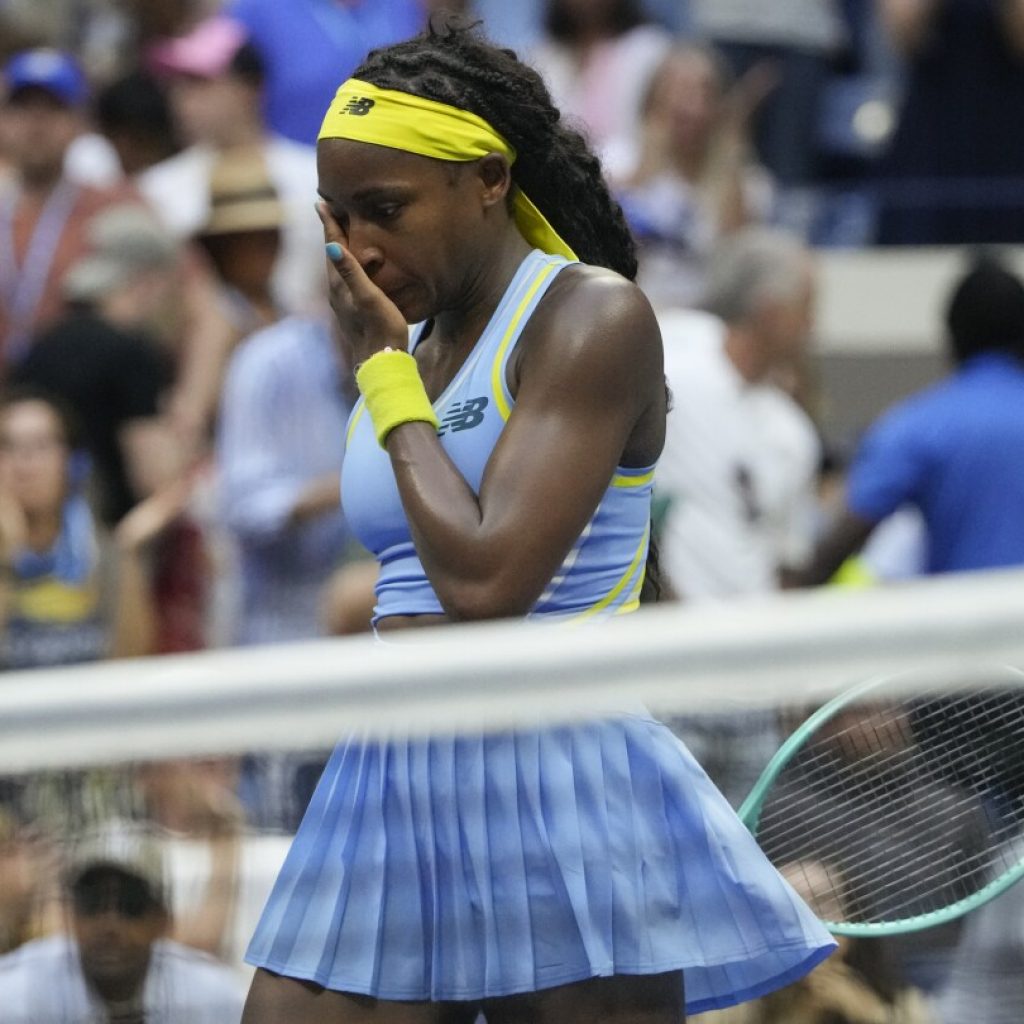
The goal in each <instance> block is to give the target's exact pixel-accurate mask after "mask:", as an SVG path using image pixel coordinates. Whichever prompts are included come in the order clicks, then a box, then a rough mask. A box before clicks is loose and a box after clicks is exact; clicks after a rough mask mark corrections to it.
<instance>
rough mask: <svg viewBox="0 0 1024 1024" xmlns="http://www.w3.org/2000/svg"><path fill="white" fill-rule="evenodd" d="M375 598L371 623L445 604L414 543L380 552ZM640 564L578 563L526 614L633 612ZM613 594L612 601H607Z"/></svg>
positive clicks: (430, 611) (432, 611) (435, 611)
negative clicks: (435, 588) (432, 583)
mask: <svg viewBox="0 0 1024 1024" xmlns="http://www.w3.org/2000/svg"><path fill="white" fill-rule="evenodd" d="M379 560H380V565H381V570H380V576H379V577H378V580H377V602H376V607H375V608H374V616H373V621H374V624H375V625H376V624H378V623H380V622H381V620H383V619H386V618H389V617H391V616H407V615H443V614H444V608H443V607H442V605H441V602H440V600H439V599H438V597H437V594H436V593H435V592H434V589H433V587H432V586H431V585H430V581H429V579H427V574H426V572H425V571H424V569H423V564H422V563H421V562H420V560H419V558H418V557H417V555H416V550H415V548H414V547H413V545H412V543H411V542H410V543H408V544H402V545H396V546H395V547H393V548H391V549H389V550H388V551H386V552H382V553H381V554H380V556H379ZM642 572H643V564H642V562H641V563H640V564H638V565H623V564H620V563H619V561H618V560H609V561H607V562H606V563H605V564H603V565H600V566H597V565H591V566H584V565H576V566H574V567H573V569H572V570H570V571H568V572H564V571H563V574H562V575H560V576H559V577H558V578H557V579H556V580H553V581H552V584H551V585H550V586H549V587H548V588H546V590H545V593H544V595H543V596H542V597H541V598H540V599H539V600H538V602H537V604H536V605H535V606H534V609H533V611H531V613H530V617H531V618H552V619H562V618H572V617H573V616H576V615H587V617H588V618H589V617H590V615H591V614H592V613H593V612H594V611H595V609H598V607H599V606H600V607H599V610H601V611H604V610H607V612H608V613H609V614H621V613H622V612H624V611H631V610H633V605H634V604H635V600H634V601H632V602H631V601H629V598H630V597H631V596H633V591H634V590H635V588H636V584H637V582H638V581H639V580H640V578H641V577H642ZM608 595H612V596H613V597H614V600H611V601H610V600H608V599H607V598H608Z"/></svg>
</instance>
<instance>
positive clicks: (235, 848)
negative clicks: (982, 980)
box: [0, 572, 1024, 1020]
mask: <svg viewBox="0 0 1024 1024" xmlns="http://www.w3.org/2000/svg"><path fill="white" fill-rule="evenodd" d="M1021 621H1024V574H1021V573H1016V572H1008V573H994V574H979V575H977V576H970V577H967V576H965V577H961V578H957V579H952V578H951V579H944V580H941V581H923V582H916V583H912V584H906V585H901V586H894V587H889V588H885V589H880V590H878V591H862V592H849V593H832V592H824V591H821V592H815V593H798V594H786V595H777V596H774V597H771V598H764V599H758V600H756V601H749V602H741V603H736V604H732V605H729V606H727V607H715V608H705V607H694V608H684V607H680V606H671V607H658V608H653V609H648V610H644V611H642V612H641V613H639V614H637V615H634V616H628V617H624V618H623V619H622V620H617V621H613V622H606V623H602V624H599V625H598V626H596V627H581V628H578V629H571V628H562V627H560V626H557V625H555V626H552V625H550V624H534V623H499V624H487V625H477V626H466V627H451V628H446V629H438V630H423V631H412V632H410V633H408V634H406V635H404V636H402V637H399V636H397V635H396V636H395V637H394V638H390V637H389V638H388V639H389V641H391V642H388V643H380V642H376V641H374V640H373V639H372V638H346V639H339V640H332V641H317V642H309V643H304V644H295V645H282V646H273V647H266V648H259V649H247V650H235V651H221V652H212V653H206V654H200V655H191V656H175V657H167V658H162V659H151V660H143V661H134V662H133V661H124V662H116V663H103V664H99V665H92V666H82V667H76V668H70V669H63V670H42V671H35V672H30V673H8V674H6V675H5V676H4V677H2V678H0V878H2V879H3V885H2V886H0V950H4V951H9V950H13V949H17V948H19V947H22V946H24V944H26V943H28V942H31V941H33V940H36V939H40V938H41V937H44V936H50V935H53V934H55V933H59V932H62V931H65V932H66V931H67V929H68V926H69V921H70V920H71V918H72V917H73V916H74V913H75V909H76V905H75V902H74V899H73V898H72V897H73V893H71V894H70V895H69V893H70V890H69V885H68V883H69V880H70V879H73V878H74V877H75V871H76V870H78V869H79V868H80V867H81V865H82V864H83V863H84V860H83V858H84V856H85V854H83V853H82V851H83V849H85V850H91V851H93V852H92V853H90V854H89V856H91V857H93V859H94V860H95V858H96V856H97V855H96V853H95V850H96V849H101V850H103V849H106V850H112V851H115V852H113V853H110V854H109V857H108V859H109V860H111V861H114V862H118V861H119V859H124V858H126V857H127V858H128V859H129V860H130V861H131V863H132V864H136V865H137V864H139V863H141V861H142V860H143V859H146V858H148V860H147V861H146V862H147V863H148V864H149V865H150V866H149V867H147V868H146V872H147V878H148V879H149V880H150V882H151V887H152V888H154V889H155V891H157V892H158V893H159V895H160V898H161V899H162V900H163V901H164V902H165V903H166V904H167V907H168V909H169V910H170V913H171V920H172V925H171V928H172V931H171V935H172V937H173V938H174V940H175V941H180V942H181V943H183V944H185V945H187V946H189V947H190V948H195V949H199V950H202V951H205V952H206V953H208V954H211V955H213V956H214V957H216V958H217V959H219V960H220V961H222V962H223V964H224V965H226V969H228V970H229V971H231V972H233V976H234V977H235V978H236V979H237V981H238V985H239V988H240V990H241V991H244V988H245V986H246V984H247V981H248V977H249V975H250V969H249V968H247V967H246V966H245V965H244V963H243V959H242V956H243V953H244V950H245V946H246V944H247V941H248V938H249V936H250V935H251V933H252V931H253V929H254V928H255V925H256V921H257V920H258V917H259V914H260V911H261V909H262V907H263V904H264V902H265V900H266V897H267V894H268V893H269V891H270V888H271V885H272V883H273V880H274V878H275V876H276V874H277V872H278V870H279V868H280V865H281V863H282V861H283V859H284V856H285V853H286V851H287V849H288V846H289V843H290V839H291V835H292V834H293V832H294V830H295V828H296V827H297V824H298V821H299V819H300V817H301V815H302V813H303V811H304V809H305V807H306V804H307V802H308V799H309V796H310V794H311V792H312V790H313V788H314V786H315V783H316V780H317V778H318V776H319V772H320V770H321V768H322V766H323V764H324V761H325V759H326V757H327V756H328V754H329V751H330V749H331V747H332V745H333V744H334V743H335V742H336V741H337V740H338V739H339V738H342V737H345V736H348V735H351V734H358V735H360V736H376V737H399V736H405V735H409V736H424V735H428V736H429V735H436V734H441V733H452V732H462V731H465V732H476V731H479V730H506V729H509V728H515V727H520V726H529V725H536V724H538V723H548V722H551V723H555V722H565V721H572V720H576V719H580V718H584V717H587V716H595V715H596V716H600V715H604V714H607V713H609V712H613V711H617V710H623V709H627V710H628V709H631V708H633V707H635V705H636V703H637V702H641V703H644V704H646V705H647V706H649V707H650V708H651V709H652V710H653V711H654V713H655V714H656V715H657V717H659V718H661V719H662V720H663V721H666V722H667V723H669V724H670V726H671V727H672V728H673V730H674V731H676V732H677V734H678V735H679V736H680V737H681V738H682V739H683V740H684V741H685V742H686V743H687V744H688V746H690V747H691V749H692V750H693V752H694V754H695V756H697V758H698V760H700V761H701V763H702V764H703V765H704V766H705V768H706V769H707V770H708V772H709V773H710V774H711V775H712V777H713V779H714V780H715V781H716V783H718V784H719V786H720V788H722V790H723V791H724V792H725V793H726V794H727V796H728V797H729V798H730V800H731V801H732V802H733V804H734V805H736V806H738V805H739V803H740V802H741V801H742V799H743V798H744V797H745V796H746V795H747V793H748V792H749V791H750V788H751V787H752V785H753V783H754V781H755V780H756V779H757V777H758V775H759V774H760V773H761V771H762V769H763V768H764V767H765V765H766V764H767V762H768V761H769V759H770V757H771V755H772V754H773V753H774V752H775V751H776V750H777V749H778V747H779V746H780V745H781V744H782V742H783V741H784V740H785V738H786V736H788V735H790V734H791V733H792V732H793V730H794V728H796V726H797V725H798V723H800V722H802V721H804V720H805V719H806V717H807V715H808V714H810V713H812V712H813V710H814V709H815V708H818V707H820V706H822V705H823V704H824V703H825V702H827V701H828V700H829V699H831V698H833V697H835V696H836V695H838V694H840V693H844V692H846V691H847V690H848V689H849V688H850V687H851V686H854V685H857V684H859V683H862V682H863V681H864V680H866V679H869V678H877V677H879V676H883V675H884V676H885V677H887V678H888V679H889V684H888V685H887V687H886V689H885V699H884V700H879V699H878V693H877V692H875V697H874V698H873V699H872V698H871V695H870V694H866V695H865V696H864V697H863V698H861V699H860V700H859V701H855V702H854V703H852V704H850V705H849V707H848V708H847V710H846V711H845V712H844V714H843V715H840V716H837V717H835V718H833V719H831V720H830V721H831V724H830V727H829V730H828V731H827V732H822V733H821V734H820V735H819V736H818V740H817V742H815V743H809V744H807V745H806V746H805V747H804V748H802V753H801V755H800V756H799V757H797V758H796V759H795V760H794V761H793V762H792V763H791V764H790V766H789V767H788V768H787V769H786V770H785V772H783V774H782V775H780V776H779V778H778V779H777V780H776V783H775V784H774V786H773V787H772V789H771V791H770V793H769V796H768V798H767V800H766V803H765V805H764V808H763V812H762V816H761V823H760V831H759V833H758V835H759V841H760V842H761V844H762V846H763V848H764V849H765V850H766V852H768V853H769V855H770V856H771V857H772V858H774V859H775V861H776V863H777V864H779V865H780V867H782V868H783V869H784V870H785V871H786V872H787V873H788V874H792V871H793V870H794V869H793V868H792V865H798V866H799V868H798V870H799V872H800V876H799V877H796V876H795V875H793V876H792V881H793V884H794V886H795V887H796V888H797V889H798V890H799V891H801V892H802V894H803V895H805V897H806V898H807V899H808V900H809V901H810V902H811V903H812V906H815V909H816V911H817V912H818V913H819V915H820V916H821V917H823V918H824V919H826V920H828V919H842V920H848V921H857V922H864V923H871V922H874V921H877V920H880V919H881V917H882V916H892V915H893V914H897V915H902V916H907V915H918V914H924V913H927V912H928V911H929V909H932V908H934V906H936V905H937V902H938V901H943V900H945V901H948V900H949V899H951V898H954V899H959V898H965V897H969V896H970V895H971V894H973V893H975V892H976V891H978V890H979V889H980V888H981V887H983V886H984V885H985V884H986V882H987V881H988V880H989V879H990V878H991V877H992V876H993V874H994V873H998V871H999V870H1000V869H1001V867H1002V866H1004V865H1006V864H1009V863H1010V862H1011V861H1012V860H1013V858H1014V857H1015V856H1017V851H1018V850H1019V847H1020V835H1019V833H1020V830H1021V826H1022V824H1024V822H1022V820H1021V805H1022V803H1024V800H1022V798H1021V787H1022V774H1024V768H1022V761H1024V755H1022V750H1024V739H1022V729H1024V689H1021V688H1020V680H1021V675H1020V673H1019V672H1017V671H1016V670H1012V671H1011V670H1006V669H1002V668H999V669H993V666H1024V631H1022V630H1021V629H1020V623H1021ZM993 673H995V676H994V674H993ZM826 736H827V739H828V741H829V744H830V746H828V745H827V744H824V743H823V742H822V738H823V737H826ZM826 746H828V749H827V750H826V749H825V747H826ZM865 746H867V747H868V749H870V750H871V752H872V757H871V758H870V759H868V761H867V762H862V763H861V767H860V768H859V769H858V771H860V772H861V773H863V777H858V776H857V772H856V771H854V772H844V771H843V770H842V767H841V760H842V759H841V757H840V756H839V754H838V753H837V751H838V752H842V751H843V750H844V749H846V748H848V747H849V748H858V749H861V748H864V747H865ZM869 790H870V794H868V791H869ZM864 802H867V803H869V805H870V808H871V809H870V812H869V813H868V814H867V816H866V817H863V816H862V817H861V818H858V819H857V821H858V822H859V824H858V825H856V826H854V825H852V824H851V819H850V817H849V814H850V811H849V806H847V805H850V804H853V805H856V804H858V803H864ZM840 804H842V805H843V806H842V807H839V808H838V809H837V805H840ZM917 810H921V811H922V812H927V814H923V813H922V814H921V815H920V816H915V815H916V811H917ZM926 819H927V821H928V822H930V823H931V826H926V825H925V824H924V822H925V820H926ZM929 827H931V832H929V831H928V828H929ZM125 835H128V836H131V837H134V839H133V841H134V842H135V843H136V846H139V844H140V843H141V844H142V845H143V846H147V848H148V849H149V851H150V852H149V853H147V854H146V855H145V858H142V855H141V854H138V853H133V854H131V855H127V854H124V853H123V852H119V851H123V850H124V849H126V848H127V847H130V846H131V844H130V843H128V844H127V846H126V844H125V842H124V840H123V837H124V836H125ZM894 850H896V851H897V852H898V857H897V858H896V860H897V861H898V863H899V866H898V870H897V871H896V873H895V875H894V874H893V873H892V872H891V870H890V871H889V873H888V874H883V873H882V872H881V870H880V868H879V867H878V865H879V864H880V863H881V859H882V857H881V854H882V853H883V852H884V853H885V854H886V856H887V857H888V858H889V861H890V862H891V861H892V859H893V851H894ZM104 856H107V855H106V854H104ZM1000 858H1003V860H1000ZM101 860H102V858H101ZM854 860H855V861H856V863H857V864H858V865H860V867H859V868H858V869H857V870H853V868H851V866H850V865H851V863H852V862H853V861H854ZM154 864H155V865H157V866H155V867H154V866H153V865H154ZM954 865H958V866H957V867H956V868H955V870H954ZM926 879H927V880H928V884H927V885H926V884H925V880H926ZM111 898H112V897H111ZM1002 899H1003V898H1002V897H1000V900H1002ZM997 902H999V901H997ZM836 907H839V908H841V909H840V910H836V909H835V908H836ZM982 912H984V911H981V912H979V913H982ZM927 935H928V938H927V940H926V941H924V942H922V943H918V944H917V945H916V946H915V948H914V949H913V950H912V951H911V952H909V953H908V951H907V950H906V949H903V950H899V949H895V950H891V951H889V952H887V953H886V957H888V958H889V959H890V960H891V961H892V963H893V964H896V965H898V967H899V969H900V971H901V972H905V973H906V974H907V975H908V976H910V977H913V978H915V979H916V980H918V981H920V983H921V985H922V986H924V985H925V984H926V982H927V978H928V976H927V971H924V970H923V969H921V968H920V964H919V961H920V959H921V956H922V950H925V951H930V952H928V956H927V957H926V958H925V959H927V960H928V962H929V963H930V964H931V967H930V968H929V970H933V969H934V965H935V963H936V962H938V960H942V962H943V963H944V964H945V966H944V967H943V968H942V976H943V977H944V978H947V979H948V978H949V977H951V976H952V975H951V973H950V964H951V963H952V960H953V958H954V956H955V955H956V950H957V948H958V946H957V942H958V941H959V935H960V933H959V931H958V932H957V933H956V935H954V936H952V937H951V936H950V935H948V934H944V935H943V936H941V937H935V936H934V935H933V934H932V933H931V932H929V933H927ZM933 954H934V955H933ZM936 958H938V959H936ZM943 958H945V959H943ZM915 964H916V965H917V966H915ZM915 971H916V972H917V973H915ZM933 973H934V971H933ZM928 984H931V983H930V982H928ZM219 1019H224V1020H230V1019H231V1015H230V1013H228V1014H227V1015H224V1016H222V1017H221V1018H219Z"/></svg>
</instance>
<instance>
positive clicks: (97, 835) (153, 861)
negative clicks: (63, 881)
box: [67, 818, 167, 909]
mask: <svg viewBox="0 0 1024 1024" xmlns="http://www.w3.org/2000/svg"><path fill="white" fill-rule="evenodd" d="M109 875H118V876H121V877H123V878H126V879H131V880H132V881H134V882H135V883H136V888H137V889H138V890H139V891H140V893H141V894H142V897H143V898H142V899H141V901H140V907H142V908H144V907H145V906H146V905H147V904H148V905H157V906H160V907H163V908H165V909H166V907H167V880H166V877H165V865H164V858H163V852H162V850H161V848H160V842H159V840H158V838H157V837H156V836H155V835H154V834H153V832H152V829H148V828H146V827H145V826H144V825H143V824H141V823H139V822H133V821H126V820H122V819H116V818H115V819H113V820H111V821H108V822H105V823H103V824H102V825H98V826H96V827H95V828H93V829H91V830H90V831H87V832H85V833H84V834H83V835H81V836H80V837H79V838H78V840H77V841H76V842H75V843H74V844H73V845H72V847H71V848H70V850H69V853H68V871H67V886H68V890H69V892H70V893H71V894H72V896H74V897H76V898H77V897H79V896H80V895H81V894H82V893H83V892H88V890H89V889H90V888H92V885H93V882H94V880H96V879H98V878H100V877H103V876H109Z"/></svg>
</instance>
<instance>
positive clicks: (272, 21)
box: [226, 0, 454, 146]
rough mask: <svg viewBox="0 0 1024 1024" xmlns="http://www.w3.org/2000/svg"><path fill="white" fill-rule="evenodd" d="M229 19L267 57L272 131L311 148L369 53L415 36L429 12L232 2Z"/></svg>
mask: <svg viewBox="0 0 1024 1024" xmlns="http://www.w3.org/2000/svg"><path fill="white" fill-rule="evenodd" d="M453 6H454V5H453ZM226 13H228V14H230V15H231V16H232V17H233V18H235V19H237V20H238V21H240V22H241V23H242V24H243V25H245V27H246V28H247V29H248V32H249V38H250V39H251V41H252V43H253V45H254V46H255V47H256V48H257V49H258V50H259V52H260V56H261V57H262V58H263V61H264V64H265V66H266V72H267V78H266V83H265V90H266V92H265V97H266V117H267V122H268V124H269V126H270V128H271V130H272V131H274V132H277V133H278V134H279V135H284V136H285V137H286V138H289V139H292V140H293V141H295V142H301V143H303V144H304V145H307V146H312V145H313V144H314V143H315V142H316V135H317V132H318V131H319V130H320V122H321V121H322V120H323V114H324V111H325V110H326V109H327V107H328V104H329V103H330V101H331V99H332V98H333V96H334V93H335V91H336V90H337V88H338V83H339V82H343V81H344V80H345V79H346V78H348V76H349V75H350V74H351V72H352V71H353V70H355V68H356V66H357V65H358V64H360V63H361V62H362V60H363V58H364V57H365V56H366V54H367V53H368V52H369V51H370V50H372V49H375V48H376V47H378V46H387V45H388V44H390V43H397V42H398V41H399V40H401V39H406V38H408V37H409V36H413V35H415V34H416V33H417V32H418V31H419V30H420V29H421V28H422V26H423V21H424V14H425V12H424V6H423V4H422V3H421V2H420V0H388V2H387V3H382V2H381V0H344V2H341V3H339V2H337V0H291V2H290V3H281V0H231V3H229V4H228V7H227V10H226ZM300 54H301V58H299V59H297V55H300Z"/></svg>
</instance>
